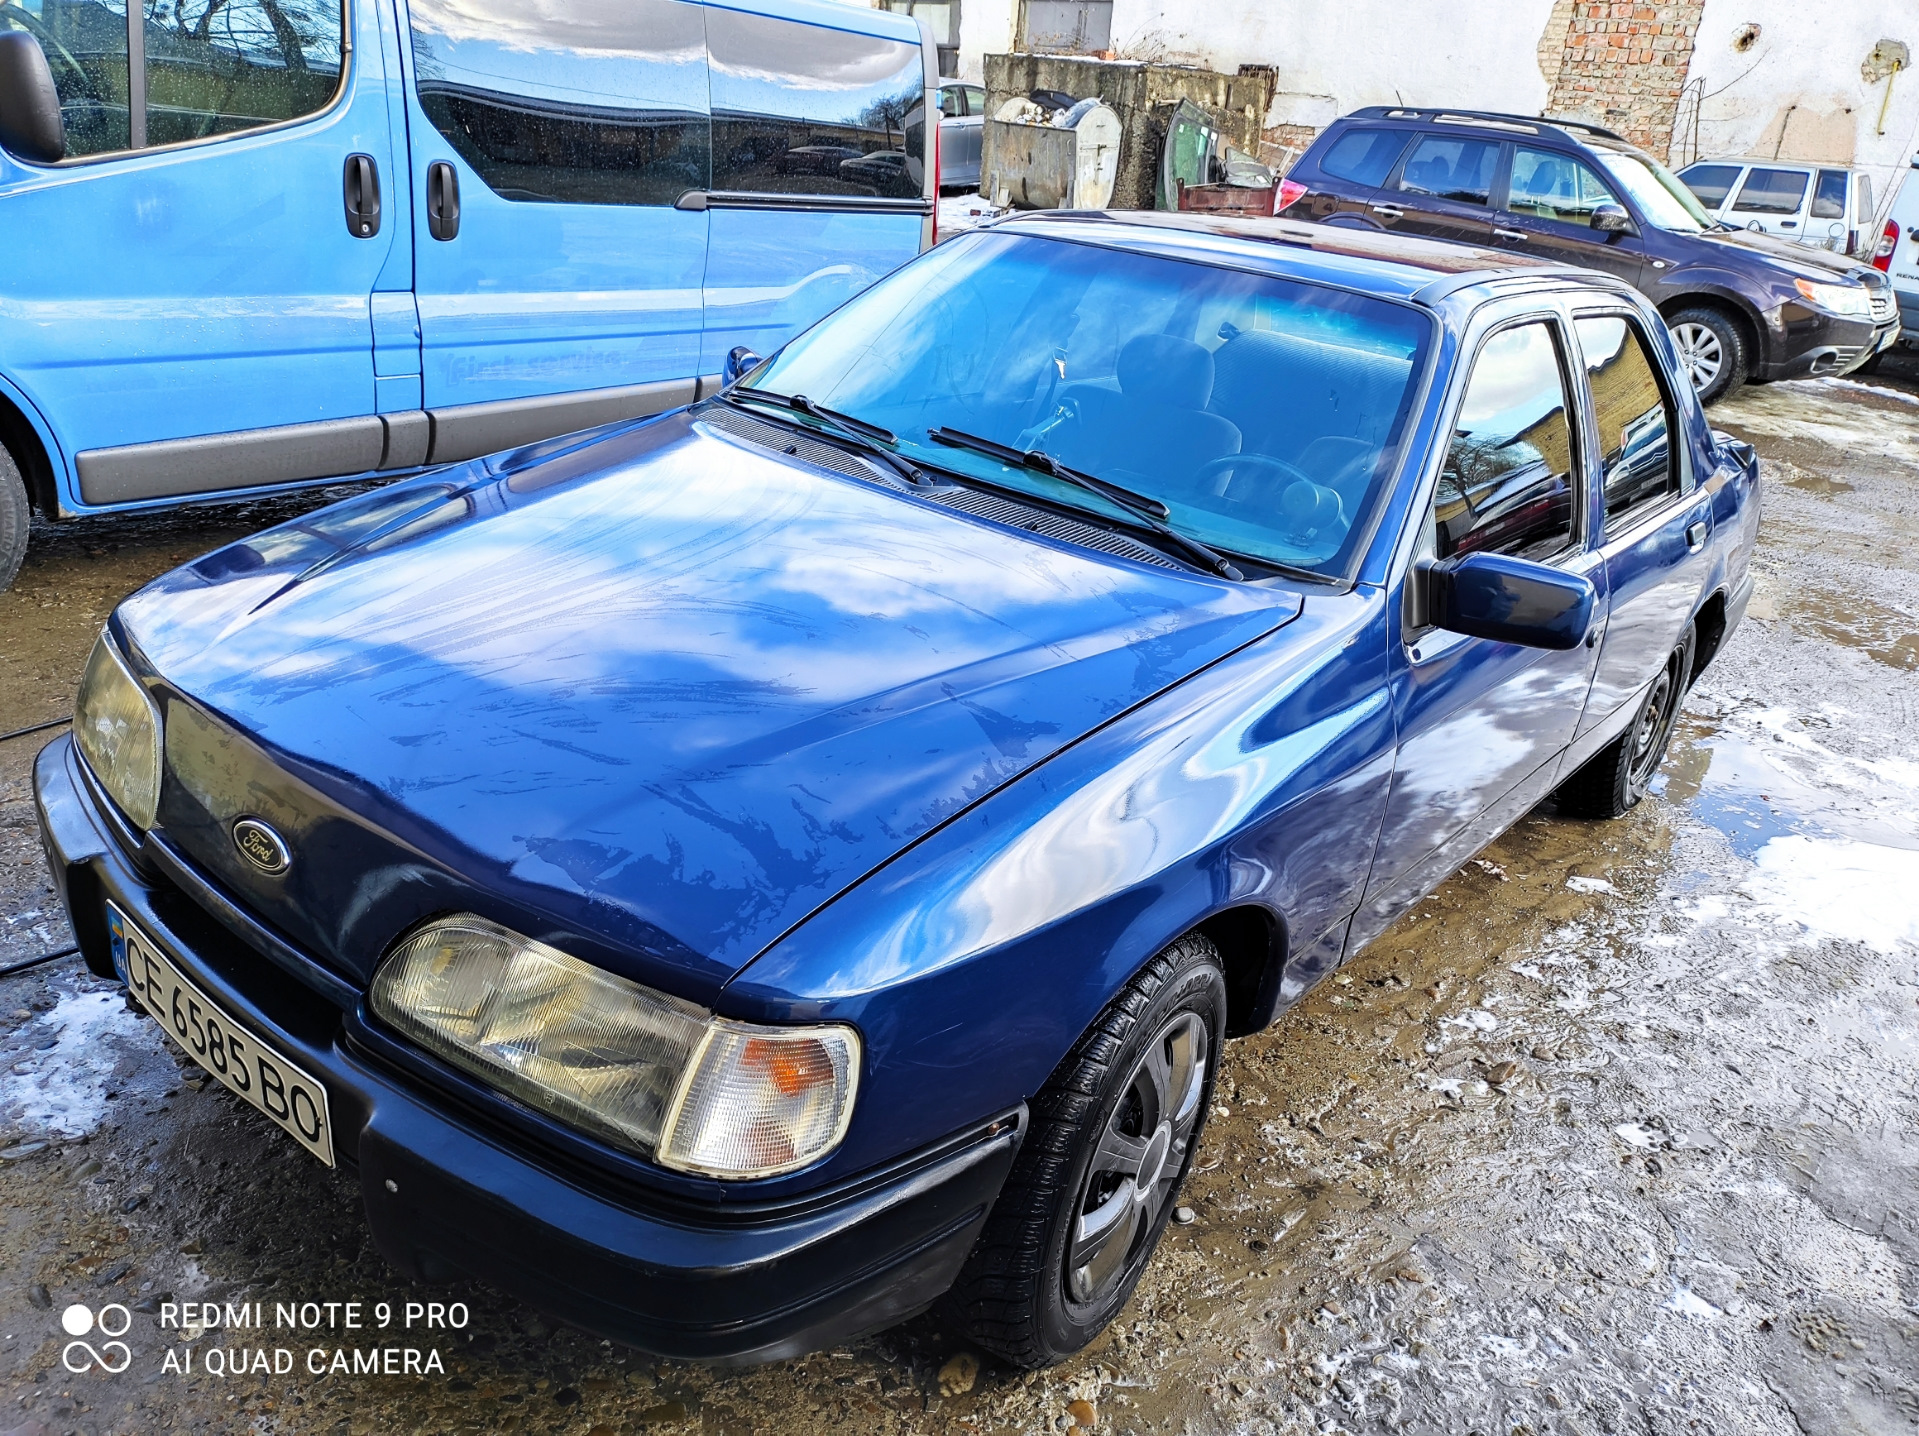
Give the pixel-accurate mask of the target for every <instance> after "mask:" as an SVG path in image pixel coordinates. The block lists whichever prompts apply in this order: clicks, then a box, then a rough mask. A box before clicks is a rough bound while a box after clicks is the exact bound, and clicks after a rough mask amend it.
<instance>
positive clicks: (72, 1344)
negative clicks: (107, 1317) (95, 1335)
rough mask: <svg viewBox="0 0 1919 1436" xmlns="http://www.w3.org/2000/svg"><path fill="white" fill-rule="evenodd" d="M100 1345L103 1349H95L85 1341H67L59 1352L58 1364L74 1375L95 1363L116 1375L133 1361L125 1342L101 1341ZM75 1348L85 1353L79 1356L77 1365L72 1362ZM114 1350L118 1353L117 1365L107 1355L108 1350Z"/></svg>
mask: <svg viewBox="0 0 1919 1436" xmlns="http://www.w3.org/2000/svg"><path fill="white" fill-rule="evenodd" d="M100 1345H101V1347H102V1348H103V1349H102V1350H100V1351H95V1350H94V1349H93V1347H92V1346H91V1345H90V1344H89V1343H87V1342H84V1341H69V1342H68V1343H67V1344H66V1347H65V1348H64V1349H63V1350H62V1351H61V1352H60V1364H61V1365H62V1366H64V1367H66V1368H67V1370H69V1371H71V1372H74V1373H75V1374H76V1375H77V1374H78V1373H80V1372H82V1371H85V1370H86V1369H87V1368H88V1367H89V1366H94V1365H97V1366H99V1368H100V1369H101V1370H102V1371H104V1372H106V1374H107V1375H109V1376H118V1375H119V1374H120V1373H121V1372H123V1371H125V1370H126V1369H127V1367H128V1366H130V1365H131V1364H132V1363H133V1353H132V1352H131V1351H129V1350H127V1344H126V1343H125V1342H124V1341H103V1342H101V1343H100ZM76 1350H78V1351H84V1352H85V1353H86V1355H85V1356H84V1357H82V1358H81V1360H80V1364H79V1365H78V1366H75V1365H74V1364H73V1353H74V1352H75V1351H76ZM116 1350H117V1351H118V1352H119V1353H120V1364H119V1365H118V1366H115V1365H114V1364H113V1362H112V1361H111V1360H110V1359H109V1358H108V1355H107V1353H108V1352H112V1351H116Z"/></svg>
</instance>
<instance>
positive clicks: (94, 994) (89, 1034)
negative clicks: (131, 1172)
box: [0, 987, 152, 1137]
mask: <svg viewBox="0 0 1919 1436" xmlns="http://www.w3.org/2000/svg"><path fill="white" fill-rule="evenodd" d="M143 1026H144V1023H143V1020H142V1019H141V1018H139V1017H136V1016H135V1015H134V1014H133V1013H131V1012H129V1011H128V1010H127V1005H126V999H125V998H124V997H123V996H122V994H121V991H120V989H119V988H117V987H103V988H102V989H100V990H99V991H89V990H81V991H76V992H63V993H61V995H60V998H59V1001H57V1002H56V1003H55V1004H54V1005H53V1007H52V1008H51V1009H49V1010H48V1011H46V1012H43V1013H42V1014H40V1016H39V1017H37V1018H35V1019H34V1020H33V1021H32V1022H30V1023H28V1024H27V1025H26V1027H25V1028H24V1029H23V1030H22V1031H21V1033H20V1038H21V1043H22V1045H21V1046H16V1047H15V1048H14V1050H13V1052H12V1053H11V1054H10V1055H11V1056H12V1058H13V1062H12V1065H11V1066H9V1067H8V1068H7V1069H6V1072H5V1074H4V1075H3V1076H0V1120H4V1121H5V1123H6V1124H7V1125H8V1126H10V1127H14V1128H17V1129H18V1128H23V1129H26V1130H29V1131H36V1130H37V1131H41V1132H47V1133H51V1134H55V1135H58V1136H62V1137H80V1136H84V1135H86V1134H87V1133H89V1132H91V1131H93V1130H94V1128H96V1127H98V1126H99V1125H100V1122H101V1120H102V1119H103V1118H104V1117H105V1116H106V1112H107V1093H108V1092H109V1091H110V1090H112V1088H113V1085H114V1069H115V1067H116V1065H117V1064H118V1062H119V1060H120V1058H121V1056H122V1051H121V1045H120V1044H121V1041H122V1040H127V1041H131V1042H132V1043H135V1044H137V1049H138V1050H141V1051H144V1050H146V1048H147V1047H148V1046H149V1045H150V1043H151V1041H152V1039H151V1037H150V1036H149V1035H148V1034H147V1033H146V1032H144V1031H143V1030H142V1028H143Z"/></svg>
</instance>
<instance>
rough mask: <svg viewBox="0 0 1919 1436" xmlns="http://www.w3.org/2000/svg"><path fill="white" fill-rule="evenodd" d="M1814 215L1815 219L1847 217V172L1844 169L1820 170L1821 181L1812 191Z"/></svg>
mask: <svg viewBox="0 0 1919 1436" xmlns="http://www.w3.org/2000/svg"><path fill="white" fill-rule="evenodd" d="M1812 217H1813V218H1814V219H1844V218H1845V217H1846V172H1845V171H1844V170H1821V171H1819V183H1818V184H1817V185H1816V186H1815V187H1814V189H1813V192H1812Z"/></svg>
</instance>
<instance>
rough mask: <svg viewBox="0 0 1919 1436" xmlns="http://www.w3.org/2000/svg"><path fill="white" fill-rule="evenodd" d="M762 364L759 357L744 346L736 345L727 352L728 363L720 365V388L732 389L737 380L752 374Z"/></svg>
mask: <svg viewBox="0 0 1919 1436" xmlns="http://www.w3.org/2000/svg"><path fill="white" fill-rule="evenodd" d="M760 364H761V359H760V356H759V355H757V354H755V353H754V352H753V351H752V350H751V349H748V348H747V347H746V346H745V345H744V344H735V345H734V346H733V347H732V348H731V349H729V350H727V351H726V362H725V363H723V364H722V365H720V387H721V388H722V389H730V388H732V387H733V384H734V381H735V380H738V379H740V378H743V377H744V376H746V375H748V374H751V373H752V372H753V371H754V370H755V369H757V368H759V367H760Z"/></svg>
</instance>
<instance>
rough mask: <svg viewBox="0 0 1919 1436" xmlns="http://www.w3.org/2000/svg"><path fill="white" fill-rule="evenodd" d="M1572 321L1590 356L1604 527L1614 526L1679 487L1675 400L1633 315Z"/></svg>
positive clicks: (1613, 528)
mask: <svg viewBox="0 0 1919 1436" xmlns="http://www.w3.org/2000/svg"><path fill="white" fill-rule="evenodd" d="M1573 327H1574V329H1575V330H1576V331H1577V332H1578V335H1579V347H1580V349H1581V350H1582V351H1583V352H1584V353H1585V356H1586V382H1587V384H1588V385H1590V386H1591V388H1592V396H1593V414H1594V417H1595V418H1596V419H1597V420H1598V425H1599V460H1600V466H1601V468H1602V469H1603V470H1604V472H1605V489H1606V530H1607V532H1608V533H1613V532H1617V531H1618V530H1619V529H1621V528H1624V527H1626V526H1627V525H1629V524H1631V523H1632V522H1633V520H1634V519H1636V518H1637V517H1638V516H1639V515H1640V514H1641V513H1644V512H1646V511H1647V510H1649V509H1652V508H1656V507H1658V506H1659V505H1660V504H1663V503H1664V502H1665V501H1666V500H1667V499H1668V498H1670V497H1672V496H1673V495H1674V494H1677V493H1678V492H1679V466H1678V464H1677V463H1676V462H1674V460H1675V455H1674V453H1673V441H1672V435H1673V423H1672V413H1671V406H1670V405H1669V404H1668V403H1667V402H1666V394H1665V391H1664V390H1663V389H1662V388H1660V385H1659V377H1658V373H1657V371H1656V370H1655V369H1654V368H1653V364H1652V360H1651V358H1650V357H1649V356H1648V354H1647V352H1646V344H1645V341H1644V340H1643V339H1642V338H1641V337H1640V335H1639V332H1638V330H1637V329H1635V328H1634V327H1633V325H1632V323H1631V322H1630V321H1629V320H1626V319H1623V318H1620V317H1618V316H1615V315H1610V314H1608V315H1595V316H1591V317H1588V318H1585V319H1579V320H1575V321H1574V325H1573Z"/></svg>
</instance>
